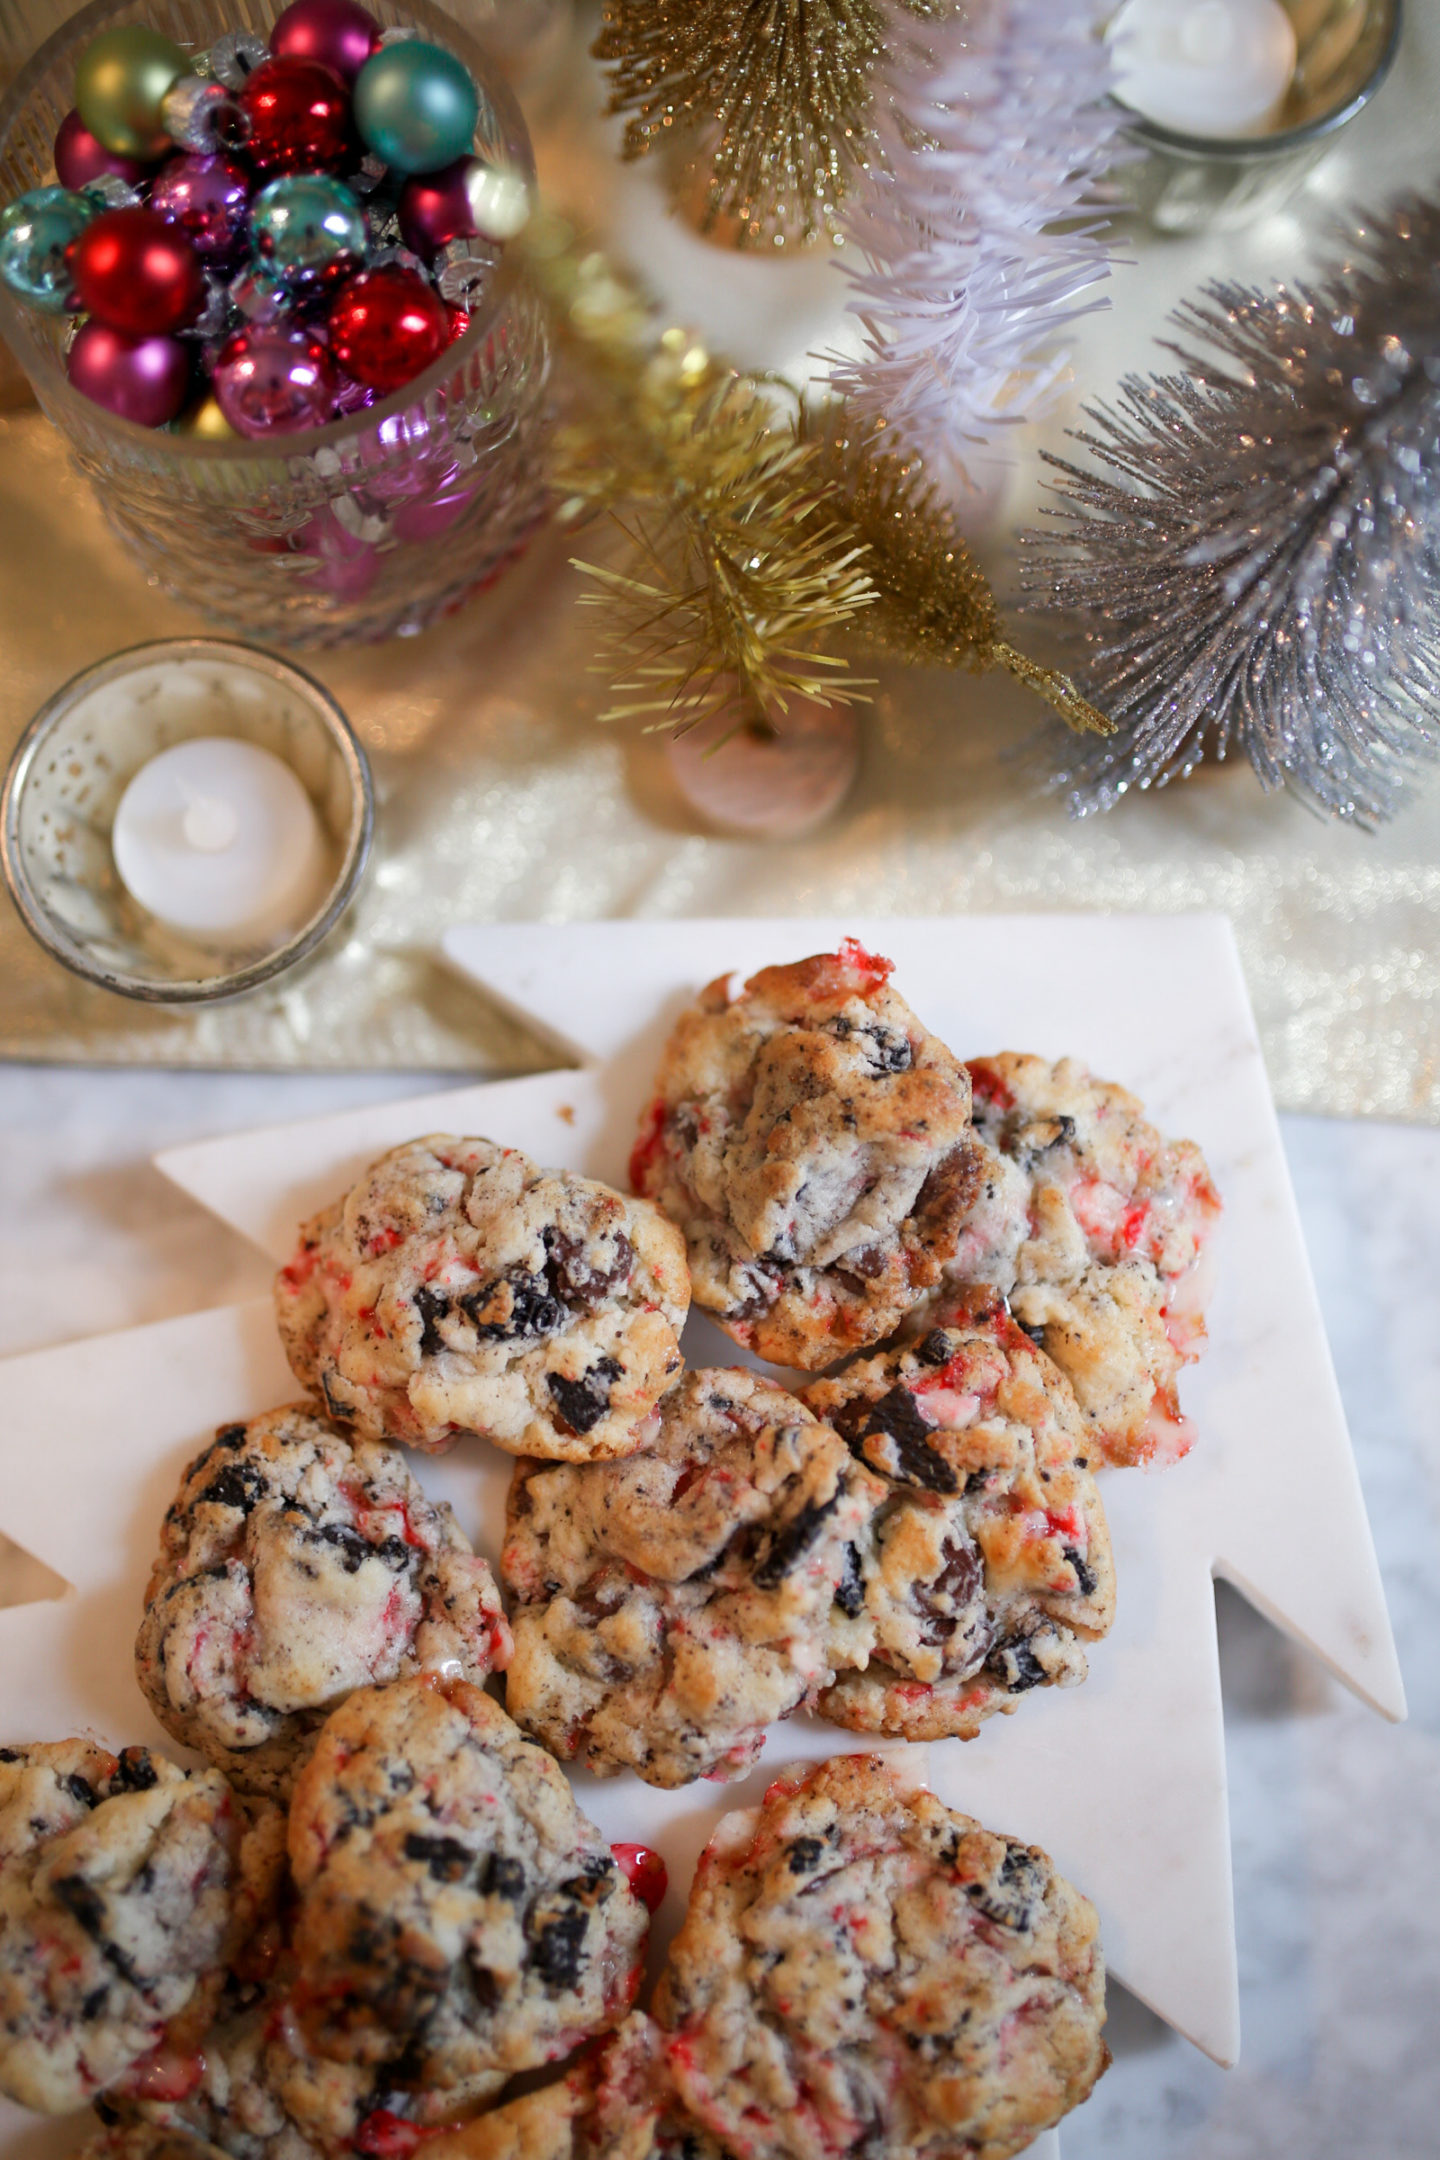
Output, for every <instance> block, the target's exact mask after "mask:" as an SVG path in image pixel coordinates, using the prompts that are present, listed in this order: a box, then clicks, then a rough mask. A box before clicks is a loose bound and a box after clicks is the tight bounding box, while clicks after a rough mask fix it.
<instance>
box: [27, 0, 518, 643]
mask: <svg viewBox="0 0 1440 2160" xmlns="http://www.w3.org/2000/svg"><path fill="white" fill-rule="evenodd" d="M283 5H284V0H243V4H238V5H237V0H165V5H164V7H163V8H161V9H159V10H157V8H156V6H155V0H94V4H93V5H91V6H89V7H86V8H84V9H82V10H81V12H80V13H79V14H77V15H73V16H71V17H70V19H69V20H68V21H67V22H66V23H65V24H64V25H63V26H62V27H61V28H60V29H59V30H57V31H56V32H55V34H54V35H53V36H52V37H50V38H49V39H47V41H46V43H45V44H44V45H42V46H41V48H40V50H39V51H38V52H37V53H36V54H35V56H34V58H33V59H32V60H30V61H29V62H28V64H27V65H26V66H25V67H24V68H23V69H22V70H21V71H20V73H19V75H18V76H17V77H16V79H15V81H14V82H13V83H12V84H11V86H10V89H9V91H8V92H7V94H6V96H5V98H4V100H3V102H0V203H5V202H10V201H12V200H13V199H14V198H15V197H16V196H17V195H20V194H23V193H24V192H26V191H27V190H28V189H30V188H35V187H40V186H44V185H48V184H51V183H52V182H53V177H54V160H53V144H54V139H55V132H56V129H57V128H58V127H59V125H60V122H61V121H62V120H63V118H64V117H65V114H66V113H67V112H68V111H69V109H70V107H71V105H72V103H73V94H74V82H75V65H76V61H77V60H78V58H79V56H80V54H81V53H82V52H83V51H84V49H85V47H86V46H87V45H88V44H89V43H90V41H91V40H92V38H94V37H95V36H96V35H97V34H98V33H99V32H100V31H102V30H107V29H111V28H113V27H115V26H117V25H121V24H130V23H147V24H151V25H153V26H154V27H158V28H161V29H163V31H164V32H165V34H166V35H167V36H168V37H170V38H171V39H173V41H174V42H175V43H176V44H178V45H179V46H181V47H182V49H184V50H187V51H193V52H195V53H197V54H199V53H202V52H204V51H205V50H206V49H207V48H208V47H209V46H211V45H213V44H214V43H215V41H216V40H217V39H218V38H220V37H222V36H224V35H225V34H226V33H228V32H230V31H234V30H249V31H254V32H256V33H258V34H259V35H260V36H261V37H264V36H266V35H267V34H268V32H269V30H270V28H271V26H272V24H273V23H274V22H275V20H276V18H277V16H278V15H279V14H280V13H281V12H282V8H283ZM370 12H371V14H372V15H373V16H374V17H375V19H376V21H377V22H378V23H379V24H380V25H381V27H382V29H404V30H409V31H410V32H412V33H413V34H417V35H420V36H422V37H425V38H428V39H430V40H432V41H433V42H434V43H436V44H439V45H443V46H445V47H446V48H447V49H448V50H449V51H451V52H452V53H454V54H455V55H456V57H457V58H458V59H460V60H461V61H463V62H464V64H465V66H466V67H467V68H468V69H469V70H470V73H471V74H472V76H473V77H474V79H475V82H476V84H477V87H478V89H479V93H480V97H479V108H480V115H479V119H478V121H477V123H476V128H475V135H474V149H475V152H476V154H477V155H479V156H482V157H484V158H486V159H488V160H489V161H490V162H491V163H493V164H495V165H498V166H502V167H504V168H506V169H508V170H509V171H511V172H513V173H516V174H518V175H520V176H521V177H522V178H523V179H524V180H525V181H526V183H527V184H529V185H530V186H531V187H532V188H533V185H534V177H535V161H534V155H533V152H532V150H531V146H530V138H529V135H528V133H527V131H526V127H525V122H524V119H523V118H522V116H521V113H520V109H519V107H518V106H517V104H516V103H515V99H514V96H513V95H512V93H511V91H510V89H509V88H508V86H507V85H506V83H505V81H504V79H503V77H502V76H501V74H500V73H499V71H498V69H497V68H496V67H495V66H494V65H493V64H492V63H491V62H490V61H489V60H488V59H487V57H486V56H485V54H484V53H483V52H482V51H481V50H480V49H479V48H478V47H477V46H476V45H475V44H474V43H473V42H472V40H471V39H470V38H469V37H468V36H467V35H466V33H465V32H464V31H463V30H462V29H461V28H460V26H459V24H458V23H456V21H455V20H454V18H453V17H452V16H451V15H448V14H446V13H444V12H443V10H441V9H440V8H438V7H436V6H433V5H432V4H431V0H404V4H403V5H402V4H392V0H370ZM468 248H469V253H470V254H471V255H472V256H473V262H472V261H467V262H466V263H465V264H464V265H462V266H460V269H461V271H462V272H463V274H464V277H465V278H468V277H469V276H470V274H471V273H472V272H473V285H471V286H470V288H469V290H468V291H467V302H468V304H469V310H470V322H469V328H468V329H467V330H466V331H465V332H464V334H463V336H461V337H460V338H458V339H457V340H456V342H455V343H454V344H452V345H451V346H449V347H448V348H447V350H446V351H445V352H443V353H442V354H441V355H440V357H439V358H438V359H437V360H435V361H434V362H432V364H431V366H430V367H429V368H428V369H426V370H425V371H424V373H422V374H420V375H417V376H416V377H415V378H414V380H413V381H411V382H409V383H407V384H406V385H405V386H404V387H403V388H402V389H400V390H397V391H394V392H392V393H391V394H390V395H389V396H388V397H377V398H375V400H374V401H373V402H372V403H370V404H368V405H363V406H362V407H361V408H360V409H359V410H358V411H352V412H350V413H349V414H347V415H346V417H344V418H341V419H338V420H335V421H332V422H331V423H330V424H329V425H328V426H326V427H322V428H315V429H312V430H310V431H309V432H307V433H304V434H290V435H274V436H271V437H268V438H265V439H263V440H258V441H253V440H252V441H242V440H239V439H238V438H236V437H234V436H227V437H225V438H222V439H221V440H218V441H217V440H210V439H201V438H200V437H199V436H198V435H189V434H186V433H184V432H183V431H182V428H183V422H182V423H177V424H176V425H175V426H174V427H172V428H145V427H139V426H136V425H135V424H134V423H132V422H130V421H127V420H122V419H120V418H118V417H117V416H116V415H114V414H112V413H110V412H109V411H107V410H106V409H105V408H104V407H103V406H101V405H98V404H96V403H94V402H93V400H91V399H90V398H87V397H85V396H83V395H82V394H81V392H79V391H78V390H76V389H74V388H73V387H72V386H71V384H70V381H69V379H68V377H67V375H66V371H65V336H66V321H67V319H66V318H65V317H63V316H54V315H46V314H44V313H42V312H41V311H39V310H36V309H34V308H30V307H27V306H25V305H24V304H23V303H22V302H21V301H20V300H19V299H18V298H17V297H16V296H15V295H13V294H12V293H10V292H9V290H8V289H7V288H6V287H4V286H3V285H0V336H3V338H4V339H5V340H6V341H7V342H8V343H9V345H10V347H11V349H12V351H13V352H14V353H15V356H16V358H17V359H18V360H19V362H20V364H21V366H22V367H23V368H24V370H25V372H26V374H27V375H28V376H29V378H30V381H31V383H32V385H33V386H34V390H35V395H36V397H37V399H38V400H39V403H40V405H41V407H42V408H43V410H44V412H45V413H46V414H47V416H48V417H49V418H50V419H51V420H52V421H53V422H54V424H55V425H56V427H58V428H59V429H60V430H61V432H62V433H63V434H64V435H65V436H66V437H67V439H68V441H69V443H70V447H71V450H72V453H73V456H74V459H75V462H76V464H77V465H78V466H79V468H80V470H81V471H82V472H83V473H84V474H85V476H86V478H87V479H88V480H89V482H90V484H91V486H92V488H93V489H94V491H95V494H96V497H97V499H98V501H99V503H100V507H101V509H102V511H103V512H104V514H105V517H106V520H107V522H108V523H109V525H110V527H111V529H112V530H113V531H114V532H115V533H116V535H117V536H118V538H119V539H120V541H121V542H122V544H123V545H124V547H125V548H126V550H127V552H128V553H129V554H131V555H132V556H133V557H134V558H135V559H136V561H137V562H138V563H139V564H140V566H141V568H142V569H143V570H144V571H145V573H146V575H147V576H148V578H149V579H150V582H151V583H152V584H154V585H158V586H159V587H161V588H162V589H163V590H164V591H166V592H168V593H170V594H172V595H173V596H174V597H175V598H176V599H178V600H181V601H184V602H186V603H188V605H190V606H192V607H194V608H197V609H199V610H200V611H201V613H202V614H204V615H205V616H207V617H208V618H209V619H210V620H212V621H214V622H216V623H218V624H219V625H221V626H222V627H223V628H225V629H228V630H232V631H238V632H240V633H241V634H243V635H246V636H251V637H258V638H263V639H264V640H265V641H266V643H274V644H280V645H290V646H298V647H306V646H326V645H339V644H347V643H353V642H356V641H361V640H365V639H370V638H381V637H391V636H396V635H399V636H405V635H409V634H412V633H414V632H417V631H419V630H422V629H424V628H425V627H426V626H427V625H428V624H429V623H432V622H434V621H436V620H437V619H438V618H439V617H440V616H442V615H445V614H447V613H449V612H450V611H451V610H452V609H453V608H454V607H456V606H458V605H459V603H460V602H461V601H462V600H463V599H464V598H465V597H466V596H467V595H468V594H470V593H471V592H474V591H476V590H477V589H478V588H479V587H481V586H482V585H484V584H486V583H488V582H489V581H490V580H492V579H493V578H494V577H495V576H496V575H497V574H498V573H499V571H500V570H501V569H502V568H503V567H504V566H505V565H506V564H507V563H508V562H509V561H511V560H512V559H513V558H514V556H515V555H516V554H517V553H518V552H519V550H520V549H521V548H522V547H523V545H524V543H525V541H526V540H527V538H528V537H529V535H530V534H531V532H532V531H533V530H534V528H535V526H536V524H537V523H538V521H539V520H540V518H541V517H542V516H543V515H544V512H545V507H546V493H545V482H544V458H543V454H542V446H543V436H544V431H545V424H546V418H545V415H546V401H545V384H546V373H547V365H548V362H547V349H546V340H545V330H544V323H543V318H542V315H541V312H540V308H539V305H538V303H537V301H536V298H535V296H534V294H533V292H532V291H531V290H530V288H529V285H528V284H527V282H526V280H525V278H524V277H523V275H522V274H520V273H519V271H518V270H517V268H516V265H515V261H514V254H513V250H512V251H505V250H503V249H497V248H495V247H493V246H487V244H486V243H484V242H480V241H476V242H474V243H470V244H468Z"/></svg>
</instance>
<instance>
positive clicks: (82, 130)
mask: <svg viewBox="0 0 1440 2160" xmlns="http://www.w3.org/2000/svg"><path fill="white" fill-rule="evenodd" d="M154 169H155V168H154V167H153V166H152V165H143V164H142V163H141V162H140V160H139V158H128V157H117V156H116V155H115V152H114V151H113V150H107V149H106V148H105V145H104V143H102V142H97V141H96V139H95V137H94V136H93V135H92V134H91V133H90V130H89V128H87V127H86V125H85V123H84V121H83V120H82V119H81V118H80V115H79V113H78V112H68V113H66V115H65V118H64V119H63V120H62V121H61V123H60V126H59V129H58V131H57V133H56V136H55V177H56V179H57V180H58V181H59V182H60V185H61V187H66V188H74V189H75V190H76V191H77V192H78V191H79V189H81V188H84V187H89V185H90V183H91V181H92V180H101V179H103V178H104V177H105V175H106V174H107V173H113V174H114V176H115V178H116V179H117V180H123V181H125V182H126V184H127V185H128V186H130V187H133V186H134V185H135V182H136V181H137V180H143V179H145V178H146V176H147V175H148V174H149V173H151V172H153V171H154Z"/></svg>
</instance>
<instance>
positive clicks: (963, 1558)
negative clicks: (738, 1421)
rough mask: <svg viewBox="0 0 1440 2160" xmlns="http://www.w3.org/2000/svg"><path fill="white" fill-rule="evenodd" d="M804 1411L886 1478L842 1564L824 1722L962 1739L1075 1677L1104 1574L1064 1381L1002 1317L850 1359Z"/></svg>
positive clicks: (1101, 1543)
mask: <svg viewBox="0 0 1440 2160" xmlns="http://www.w3.org/2000/svg"><path fill="white" fill-rule="evenodd" d="M804 1399H805V1400H806V1401H807V1402H808V1403H809V1404H810V1407H811V1408H812V1409H813V1410H814V1411H815V1412H816V1414H817V1415H818V1416H820V1417H823V1418H825V1419H826V1420H827V1421H828V1422H829V1423H830V1424H831V1425H833V1426H834V1428H835V1430H836V1431H837V1432H839V1433H840V1434H842V1436H843V1437H844V1439H845V1440H846V1442H847V1444H848V1445H849V1446H850V1447H851V1448H852V1449H853V1450H854V1452H855V1454H856V1455H857V1457H858V1458H859V1459H860V1460H861V1461H862V1462H863V1463H864V1464H865V1465H866V1466H867V1468H869V1469H870V1470H871V1471H872V1472H875V1473H877V1474H878V1475H879V1476H881V1477H883V1478H884V1480H885V1481H886V1488H887V1489H886V1496H885V1499H884V1500H883V1502H882V1504H881V1505H880V1506H879V1507H878V1508H876V1509H875V1510H874V1511H873V1512H872V1514H871V1515H870V1517H869V1518H868V1520H867V1521H866V1523H865V1525H864V1528H863V1530H862V1533H861V1535H860V1536H859V1537H858V1538H857V1539H856V1541H855V1543H854V1544H853V1545H852V1547H851V1549H850V1553H849V1555H848V1558H847V1568H846V1573H845V1576H844V1579H843V1580H842V1582H841V1584H840V1587H839V1590H838V1592H837V1596H836V1605H835V1611H834V1616H833V1623H832V1630H831V1637H830V1656H831V1662H832V1663H833V1664H834V1666H835V1667H836V1675H837V1676H836V1679H835V1681H834V1683H833V1685H832V1686H830V1687H829V1688H827V1689H826V1690H825V1691H824V1692H823V1693H822V1695H821V1696H820V1698H819V1709H820V1712H821V1714H822V1716H824V1717H827V1718H830V1719H832V1720H833V1721H834V1722H835V1723H836V1724H838V1725H845V1726H848V1727H850V1728H851V1729H852V1730H853V1731H857V1732H882V1733H892V1734H896V1735H898V1736H901V1737H903V1738H905V1739H909V1740H934V1739H940V1738H943V1737H945V1736H948V1735H951V1734H955V1735H958V1736H959V1737H960V1738H962V1739H967V1740H968V1739H973V1738H974V1736H975V1734H976V1733H977V1732H978V1731H979V1729H980V1727H981V1725H982V1724H983V1723H984V1722H985V1720H986V1719H987V1718H989V1717H992V1716H994V1714H995V1713H996V1712H997V1711H1013V1710H1014V1709H1015V1707H1016V1705H1017V1703H1018V1702H1019V1699H1020V1697H1021V1696H1022V1695H1024V1694H1027V1693H1028V1692H1029V1691H1030V1690H1031V1689H1032V1688H1036V1687H1041V1686H1058V1687H1069V1686H1074V1685H1075V1684H1076V1683H1078V1682H1079V1681H1081V1680H1083V1679H1084V1678H1085V1674H1086V1670H1087V1664H1086V1656H1085V1648H1084V1645H1085V1643H1086V1642H1088V1641H1093V1640H1095V1639H1096V1638H1097V1637H1099V1636H1102V1635H1104V1634H1105V1633H1106V1631H1107V1630H1108V1629H1109V1627H1110V1624H1111V1621H1112V1619H1113V1617H1114V1611H1115V1569H1114V1563H1113V1560H1112V1557H1111V1551H1110V1538H1109V1533H1108V1530H1107V1528H1106V1523H1105V1511H1104V1508H1103V1506H1102V1504H1101V1499H1100V1493H1099V1489H1098V1487H1097V1485H1096V1482H1095V1479H1094V1476H1093V1475H1092V1472H1091V1469H1090V1461H1089V1457H1088V1455H1087V1453H1086V1449H1087V1447H1088V1444H1089V1443H1088V1441H1087V1438H1086V1428H1085V1424H1084V1421H1083V1420H1082V1418H1081V1417H1080V1414H1079V1412H1078V1410H1077V1409H1076V1406H1075V1399H1074V1396H1073V1395H1072V1393H1071V1391H1070V1387H1069V1383H1068V1382H1067V1381H1066V1380H1065V1379H1064V1377H1063V1376H1062V1375H1061V1374H1060V1373H1059V1372H1058V1371H1057V1370H1056V1368H1055V1366H1054V1365H1052V1364H1051V1362H1050V1360H1049V1359H1048V1358H1047V1357H1046V1356H1045V1355H1044V1354H1043V1352H1041V1351H1039V1350H1037V1349H1036V1348H1035V1346H1034V1344H1033V1343H1031V1342H1030V1340H1029V1338H1028V1337H1027V1336H1026V1335H1025V1334H1024V1333H1023V1332H1022V1331H1021V1329H1019V1328H1018V1327H1017V1326H1016V1325H1015V1324H1014V1322H1013V1321H1012V1320H1010V1319H1009V1318H1008V1317H1007V1316H1006V1314H1005V1313H1004V1311H1003V1309H1000V1308H996V1309H994V1310H992V1311H991V1312H990V1313H989V1314H987V1315H984V1316H983V1317H977V1318H976V1319H974V1320H971V1321H969V1322H967V1323H966V1324H963V1325H955V1326H951V1327H935V1328H932V1329H931V1330H930V1331H929V1332H928V1333H927V1334H926V1335H925V1336H924V1337H922V1339H921V1340H920V1342H918V1343H917V1344H914V1345H911V1346H909V1347H905V1348H900V1349H895V1350H890V1351H885V1352H883V1353H881V1354H880V1355H879V1356H877V1357H871V1358H862V1359H860V1360H859V1361H858V1362H857V1363H856V1364H854V1365H851V1366H850V1367H848V1368H847V1370H846V1371H845V1372H844V1373H843V1374H842V1375H840V1376H839V1377H838V1378H836V1379H833V1380H820V1381H815V1382H812V1384H811V1385H810V1386H809V1387H808V1388H807V1389H806V1390H805V1397H804Z"/></svg>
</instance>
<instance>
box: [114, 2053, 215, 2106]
mask: <svg viewBox="0 0 1440 2160" xmlns="http://www.w3.org/2000/svg"><path fill="white" fill-rule="evenodd" d="M204 2075H205V2058H204V2056H203V2055H198V2054H197V2055H181V2054H180V2053H178V2051H177V2050H175V2049H173V2048H170V2047H167V2046H166V2045H165V2043H164V2041H163V2040H162V2041H161V2043H160V2045H159V2047H157V2048H154V2049H152V2050H151V2052H150V2053H149V2054H148V2055H146V2056H143V2057H142V2058H141V2060H140V2061H139V2062H138V2063H136V2064H135V2066H134V2068H133V2069H131V2070H130V2071H128V2072H127V2073H126V2075H125V2077H124V2078H123V2079H122V2081H121V2083H120V2084H119V2086H117V2088H116V2090H117V2091H119V2092H123V2093H124V2095H125V2097H126V2098H127V2099H128V2100H184V2099H187V2098H188V2097H189V2095H190V2094H191V2093H192V2092H194V2090H195V2088H196V2086H197V2085H198V2084H199V2083H200V2080H201V2078H203V2077H204Z"/></svg>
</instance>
